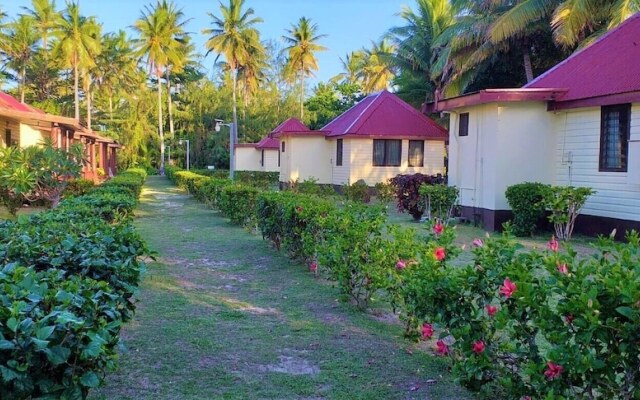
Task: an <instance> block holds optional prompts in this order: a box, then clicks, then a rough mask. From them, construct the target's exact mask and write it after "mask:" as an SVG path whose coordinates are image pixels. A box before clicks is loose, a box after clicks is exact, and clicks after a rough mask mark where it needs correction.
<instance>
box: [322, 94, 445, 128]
mask: <svg viewBox="0 0 640 400" xmlns="http://www.w3.org/2000/svg"><path fill="white" fill-rule="evenodd" d="M322 130H323V131H326V132H327V134H326V136H327V137H330V138H332V137H338V136H345V135H348V136H351V137H397V138H405V137H417V138H424V139H435V140H447V138H448V134H447V130H446V129H445V128H443V127H441V126H440V125H438V124H437V123H436V122H435V121H433V120H432V119H430V118H428V117H427V116H425V115H424V114H422V113H421V112H419V111H418V110H416V109H415V108H413V107H412V106H410V105H409V104H407V103H405V102H404V101H402V99H400V98H399V97H398V96H396V95H395V94H392V93H389V92H387V91H386V90H384V91H382V92H379V93H374V94H371V95H369V96H367V97H365V98H364V99H363V100H362V101H360V102H359V103H358V104H356V105H355V106H353V107H351V108H350V109H349V110H347V111H345V112H344V113H343V114H341V115H340V116H338V117H337V118H335V119H334V120H333V121H331V122H329V123H328V124H327V125H325V126H324V127H323V128H322Z"/></svg>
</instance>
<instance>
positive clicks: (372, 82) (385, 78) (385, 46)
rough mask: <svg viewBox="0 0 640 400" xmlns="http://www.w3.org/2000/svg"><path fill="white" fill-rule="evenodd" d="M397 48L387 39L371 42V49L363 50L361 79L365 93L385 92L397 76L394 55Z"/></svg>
mask: <svg viewBox="0 0 640 400" xmlns="http://www.w3.org/2000/svg"><path fill="white" fill-rule="evenodd" d="M394 52H395V47H394V46H393V45H392V44H391V43H389V41H388V40H387V39H382V40H380V41H379V42H371V48H369V49H363V55H364V57H363V61H362V67H361V69H360V73H359V77H360V79H361V81H362V89H363V92H364V93H367V94H368V93H373V92H378V91H380V90H385V89H387V88H389V86H390V85H391V81H392V80H393V78H394V76H395V72H394V66H393V54H394Z"/></svg>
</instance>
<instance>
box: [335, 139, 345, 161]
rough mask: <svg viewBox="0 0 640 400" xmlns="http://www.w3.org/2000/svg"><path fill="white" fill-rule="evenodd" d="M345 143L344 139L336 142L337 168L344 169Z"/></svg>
mask: <svg viewBox="0 0 640 400" xmlns="http://www.w3.org/2000/svg"><path fill="white" fill-rule="evenodd" d="M343 152H344V143H343V140H342V139H338V140H336V167H342V163H343V161H344V160H343Z"/></svg>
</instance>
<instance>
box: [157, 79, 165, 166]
mask: <svg viewBox="0 0 640 400" xmlns="http://www.w3.org/2000/svg"><path fill="white" fill-rule="evenodd" d="M156 77H157V78H158V133H159V134H160V175H164V131H163V129H162V128H163V127H162V81H161V75H160V71H156Z"/></svg>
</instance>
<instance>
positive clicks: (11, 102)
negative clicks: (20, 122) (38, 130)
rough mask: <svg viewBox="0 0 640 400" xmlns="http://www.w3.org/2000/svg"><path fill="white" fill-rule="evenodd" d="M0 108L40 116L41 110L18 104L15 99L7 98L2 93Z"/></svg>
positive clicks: (6, 95) (0, 93)
mask: <svg viewBox="0 0 640 400" xmlns="http://www.w3.org/2000/svg"><path fill="white" fill-rule="evenodd" d="M0 108H3V109H5V110H12V111H22V112H37V113H40V114H42V111H41V110H38V109H37V108H34V107H31V106H28V105H26V104H23V103H20V102H19V101H18V100H17V99H15V98H13V97H12V96H9V95H8V94H6V93H4V92H0Z"/></svg>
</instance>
